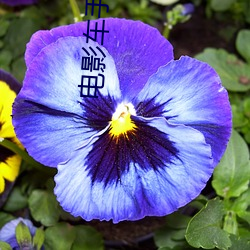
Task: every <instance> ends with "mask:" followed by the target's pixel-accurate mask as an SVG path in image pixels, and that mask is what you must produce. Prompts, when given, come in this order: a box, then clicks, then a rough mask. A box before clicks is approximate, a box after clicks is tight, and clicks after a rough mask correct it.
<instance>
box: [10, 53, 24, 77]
mask: <svg viewBox="0 0 250 250" xmlns="http://www.w3.org/2000/svg"><path fill="white" fill-rule="evenodd" d="M11 68H12V74H13V75H14V76H15V77H16V79H17V80H18V81H19V82H22V81H23V78H24V75H25V72H26V64H25V62H24V57H23V56H22V57H20V58H18V59H16V60H14V62H13V63H12V65H11Z"/></svg>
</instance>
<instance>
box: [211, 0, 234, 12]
mask: <svg viewBox="0 0 250 250" xmlns="http://www.w3.org/2000/svg"><path fill="white" fill-rule="evenodd" d="M235 1H236V0H219V1H218V0H211V8H212V9H213V10H215V11H225V10H228V9H229V8H230V7H231V5H232V4H233V3H234V2H235Z"/></svg>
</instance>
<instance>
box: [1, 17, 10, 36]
mask: <svg viewBox="0 0 250 250" xmlns="http://www.w3.org/2000/svg"><path fill="white" fill-rule="evenodd" d="M9 25H10V22H9V21H8V20H5V19H3V18H2V19H0V27H1V29H0V37H1V36H4V35H5V34H6V32H7V30H8V28H9Z"/></svg>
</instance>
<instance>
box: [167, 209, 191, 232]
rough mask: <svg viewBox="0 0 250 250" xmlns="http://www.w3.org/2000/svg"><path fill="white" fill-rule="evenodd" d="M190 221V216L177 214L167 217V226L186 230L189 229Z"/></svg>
mask: <svg viewBox="0 0 250 250" xmlns="http://www.w3.org/2000/svg"><path fill="white" fill-rule="evenodd" d="M190 219H191V218H190V217H189V216H186V215H184V214H181V213H179V212H175V213H172V214H170V215H168V216H167V217H166V224H167V225H168V227H170V228H173V229H184V228H186V227H187V225H188V223H189V221H190Z"/></svg>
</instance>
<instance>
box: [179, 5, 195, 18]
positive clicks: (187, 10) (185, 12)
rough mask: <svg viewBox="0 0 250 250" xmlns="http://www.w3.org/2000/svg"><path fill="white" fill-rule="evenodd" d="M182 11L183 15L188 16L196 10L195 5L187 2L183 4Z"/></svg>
mask: <svg viewBox="0 0 250 250" xmlns="http://www.w3.org/2000/svg"><path fill="white" fill-rule="evenodd" d="M182 8H183V9H182V12H181V14H182V15H183V16H187V15H190V14H192V13H193V12H194V5H193V4H192V3H186V4H182Z"/></svg>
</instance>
